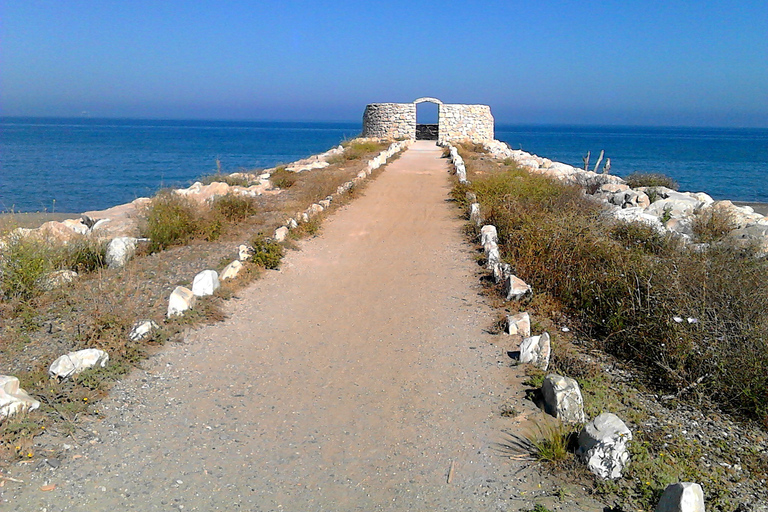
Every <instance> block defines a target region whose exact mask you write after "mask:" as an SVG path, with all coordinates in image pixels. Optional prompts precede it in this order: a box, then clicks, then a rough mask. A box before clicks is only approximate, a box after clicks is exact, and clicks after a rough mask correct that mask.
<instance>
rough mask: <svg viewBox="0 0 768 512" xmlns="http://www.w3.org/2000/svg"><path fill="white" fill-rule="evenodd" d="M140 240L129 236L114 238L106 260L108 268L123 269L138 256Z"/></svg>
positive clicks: (110, 243) (108, 247)
mask: <svg viewBox="0 0 768 512" xmlns="http://www.w3.org/2000/svg"><path fill="white" fill-rule="evenodd" d="M137 243H138V239H136V238H133V237H128V236H120V237H117V238H113V239H112V241H111V242H109V245H108V246H107V252H106V256H105V260H106V262H107V267H108V268H123V267H124V266H125V265H126V263H128V261H129V260H130V259H131V258H133V256H134V255H135V254H136V245H137Z"/></svg>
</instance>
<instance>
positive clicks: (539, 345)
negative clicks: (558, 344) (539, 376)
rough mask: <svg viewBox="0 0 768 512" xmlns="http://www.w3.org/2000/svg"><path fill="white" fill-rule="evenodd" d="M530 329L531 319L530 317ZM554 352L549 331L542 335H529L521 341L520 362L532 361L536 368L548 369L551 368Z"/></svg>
mask: <svg viewBox="0 0 768 512" xmlns="http://www.w3.org/2000/svg"><path fill="white" fill-rule="evenodd" d="M528 328H529V330H530V319H528ZM551 353H552V346H551V341H550V338H549V333H546V332H545V333H543V334H542V335H540V336H529V337H527V338H525V339H524V340H523V342H522V343H520V362H521V363H531V364H532V365H533V366H535V367H536V368H539V369H541V370H544V371H546V370H547V368H549V357H550V355H551Z"/></svg>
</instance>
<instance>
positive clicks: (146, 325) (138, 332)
mask: <svg viewBox="0 0 768 512" xmlns="http://www.w3.org/2000/svg"><path fill="white" fill-rule="evenodd" d="M158 328H159V326H158V325H157V324H156V323H155V322H154V321H152V320H140V321H138V322H136V325H134V326H133V329H131V332H129V333H128V339H129V340H131V341H139V340H143V339H144V338H146V337H147V336H149V335H150V333H151V332H152V331H154V330H155V329H158Z"/></svg>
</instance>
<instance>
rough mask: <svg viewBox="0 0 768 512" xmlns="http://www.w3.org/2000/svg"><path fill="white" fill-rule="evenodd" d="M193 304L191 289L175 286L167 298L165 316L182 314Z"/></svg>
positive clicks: (193, 298) (193, 296) (171, 316)
mask: <svg viewBox="0 0 768 512" xmlns="http://www.w3.org/2000/svg"><path fill="white" fill-rule="evenodd" d="M194 304H195V294H194V293H192V290H190V289H189V288H185V287H183V286H177V287H176V288H175V289H174V290H173V292H171V296H170V297H169V299H168V312H167V313H166V317H167V318H173V317H174V316H179V315H183V314H184V312H185V311H187V310H188V309H191V308H192V306H194Z"/></svg>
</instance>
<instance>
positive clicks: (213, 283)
mask: <svg viewBox="0 0 768 512" xmlns="http://www.w3.org/2000/svg"><path fill="white" fill-rule="evenodd" d="M219 286H220V284H219V274H218V272H216V271H215V270H203V271H202V272H200V273H199V274H197V275H196V276H195V279H194V280H193V281H192V293H193V294H194V295H195V296H196V297H207V296H208V295H213V294H214V292H216V290H218V289H219Z"/></svg>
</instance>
